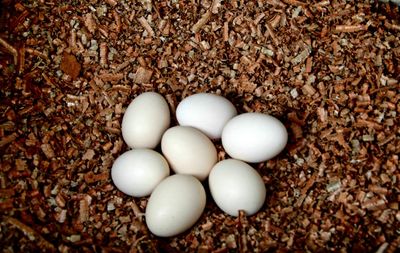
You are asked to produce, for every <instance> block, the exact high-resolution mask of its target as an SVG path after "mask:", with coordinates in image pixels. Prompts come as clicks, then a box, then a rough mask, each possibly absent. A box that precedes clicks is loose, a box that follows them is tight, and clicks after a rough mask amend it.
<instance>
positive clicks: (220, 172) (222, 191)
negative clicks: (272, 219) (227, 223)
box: [208, 159, 266, 216]
mask: <svg viewBox="0 0 400 253" xmlns="http://www.w3.org/2000/svg"><path fill="white" fill-rule="evenodd" d="M208 183H209V187H210V191H211V196H212V197H213V199H214V201H215V203H216V204H217V206H218V207H219V208H221V209H222V210H223V211H224V212H226V213H227V214H229V215H232V216H238V214H239V213H238V212H239V210H244V211H245V213H246V215H253V214H255V213H256V212H257V211H258V210H260V208H261V207H262V205H263V204H264V201H265V195H266V189H265V185H264V182H263V180H262V178H261V176H260V175H259V174H258V172H257V171H256V170H255V169H253V168H252V167H251V166H250V165H248V164H247V163H245V162H242V161H239V160H235V159H227V160H223V161H220V162H219V163H217V164H216V165H215V166H214V168H213V169H212V170H211V173H210V176H209V178H208Z"/></svg>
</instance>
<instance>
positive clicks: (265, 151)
mask: <svg viewBox="0 0 400 253" xmlns="http://www.w3.org/2000/svg"><path fill="white" fill-rule="evenodd" d="M221 139H222V145H223V147H224V149H225V151H226V152H227V153H228V155H229V156H231V157H232V158H235V159H239V160H243V161H245V162H250V163H258V162H263V161H266V160H269V159H271V158H273V157H274V156H276V155H278V154H279V153H280V152H281V151H282V150H283V149H284V148H285V146H286V143H287V140H288V133H287V131H286V128H285V126H284V125H283V124H282V123H281V122H280V121H279V120H278V119H277V118H275V117H273V116H270V115H267V114H263V113H244V114H240V115H238V116H236V117H234V118H232V119H231V120H230V121H228V123H227V124H226V125H225V127H224V129H223V131H222V138H221Z"/></svg>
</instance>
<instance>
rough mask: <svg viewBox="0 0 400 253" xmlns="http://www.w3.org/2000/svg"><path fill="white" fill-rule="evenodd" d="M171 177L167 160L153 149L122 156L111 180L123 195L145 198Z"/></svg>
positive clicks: (134, 151)
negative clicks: (165, 179)
mask: <svg viewBox="0 0 400 253" xmlns="http://www.w3.org/2000/svg"><path fill="white" fill-rule="evenodd" d="M168 175H169V167H168V163H167V161H166V160H165V158H164V157H163V156H162V155H160V154H159V153H157V152H156V151H154V150H151V149H134V150H130V151H127V152H125V153H123V154H122V155H120V156H119V157H118V158H117V159H116V160H115V161H114V164H113V166H112V168H111V178H112V180H113V182H114V184H115V186H116V187H117V188H118V189H119V190H120V191H122V192H123V193H125V194H127V195H130V196H134V197H144V196H148V195H150V194H151V192H152V191H153V189H154V188H155V187H156V186H157V185H158V184H159V183H160V182H161V181H162V180H163V179H164V178H166V177H167V176H168Z"/></svg>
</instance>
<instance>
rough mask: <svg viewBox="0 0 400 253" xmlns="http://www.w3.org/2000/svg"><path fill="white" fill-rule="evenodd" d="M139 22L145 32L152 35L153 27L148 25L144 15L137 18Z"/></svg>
mask: <svg viewBox="0 0 400 253" xmlns="http://www.w3.org/2000/svg"><path fill="white" fill-rule="evenodd" d="M138 21H139V23H140V24H141V25H142V26H143V28H144V29H145V30H146V31H147V33H148V34H149V35H150V36H151V37H154V31H153V28H151V26H150V25H149V23H148V22H147V20H146V19H145V18H144V17H140V18H138Z"/></svg>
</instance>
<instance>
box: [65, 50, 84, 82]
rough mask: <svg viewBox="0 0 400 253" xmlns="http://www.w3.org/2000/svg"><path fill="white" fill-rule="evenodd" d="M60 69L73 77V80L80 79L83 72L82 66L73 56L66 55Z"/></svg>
mask: <svg viewBox="0 0 400 253" xmlns="http://www.w3.org/2000/svg"><path fill="white" fill-rule="evenodd" d="M60 69H61V70H62V71H63V72H64V73H65V74H67V75H69V76H71V78H72V80H75V79H76V78H78V76H79V74H80V71H81V64H80V63H79V62H78V60H77V59H76V57H75V56H74V55H72V54H68V53H64V54H63V57H62V60H61V65H60Z"/></svg>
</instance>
